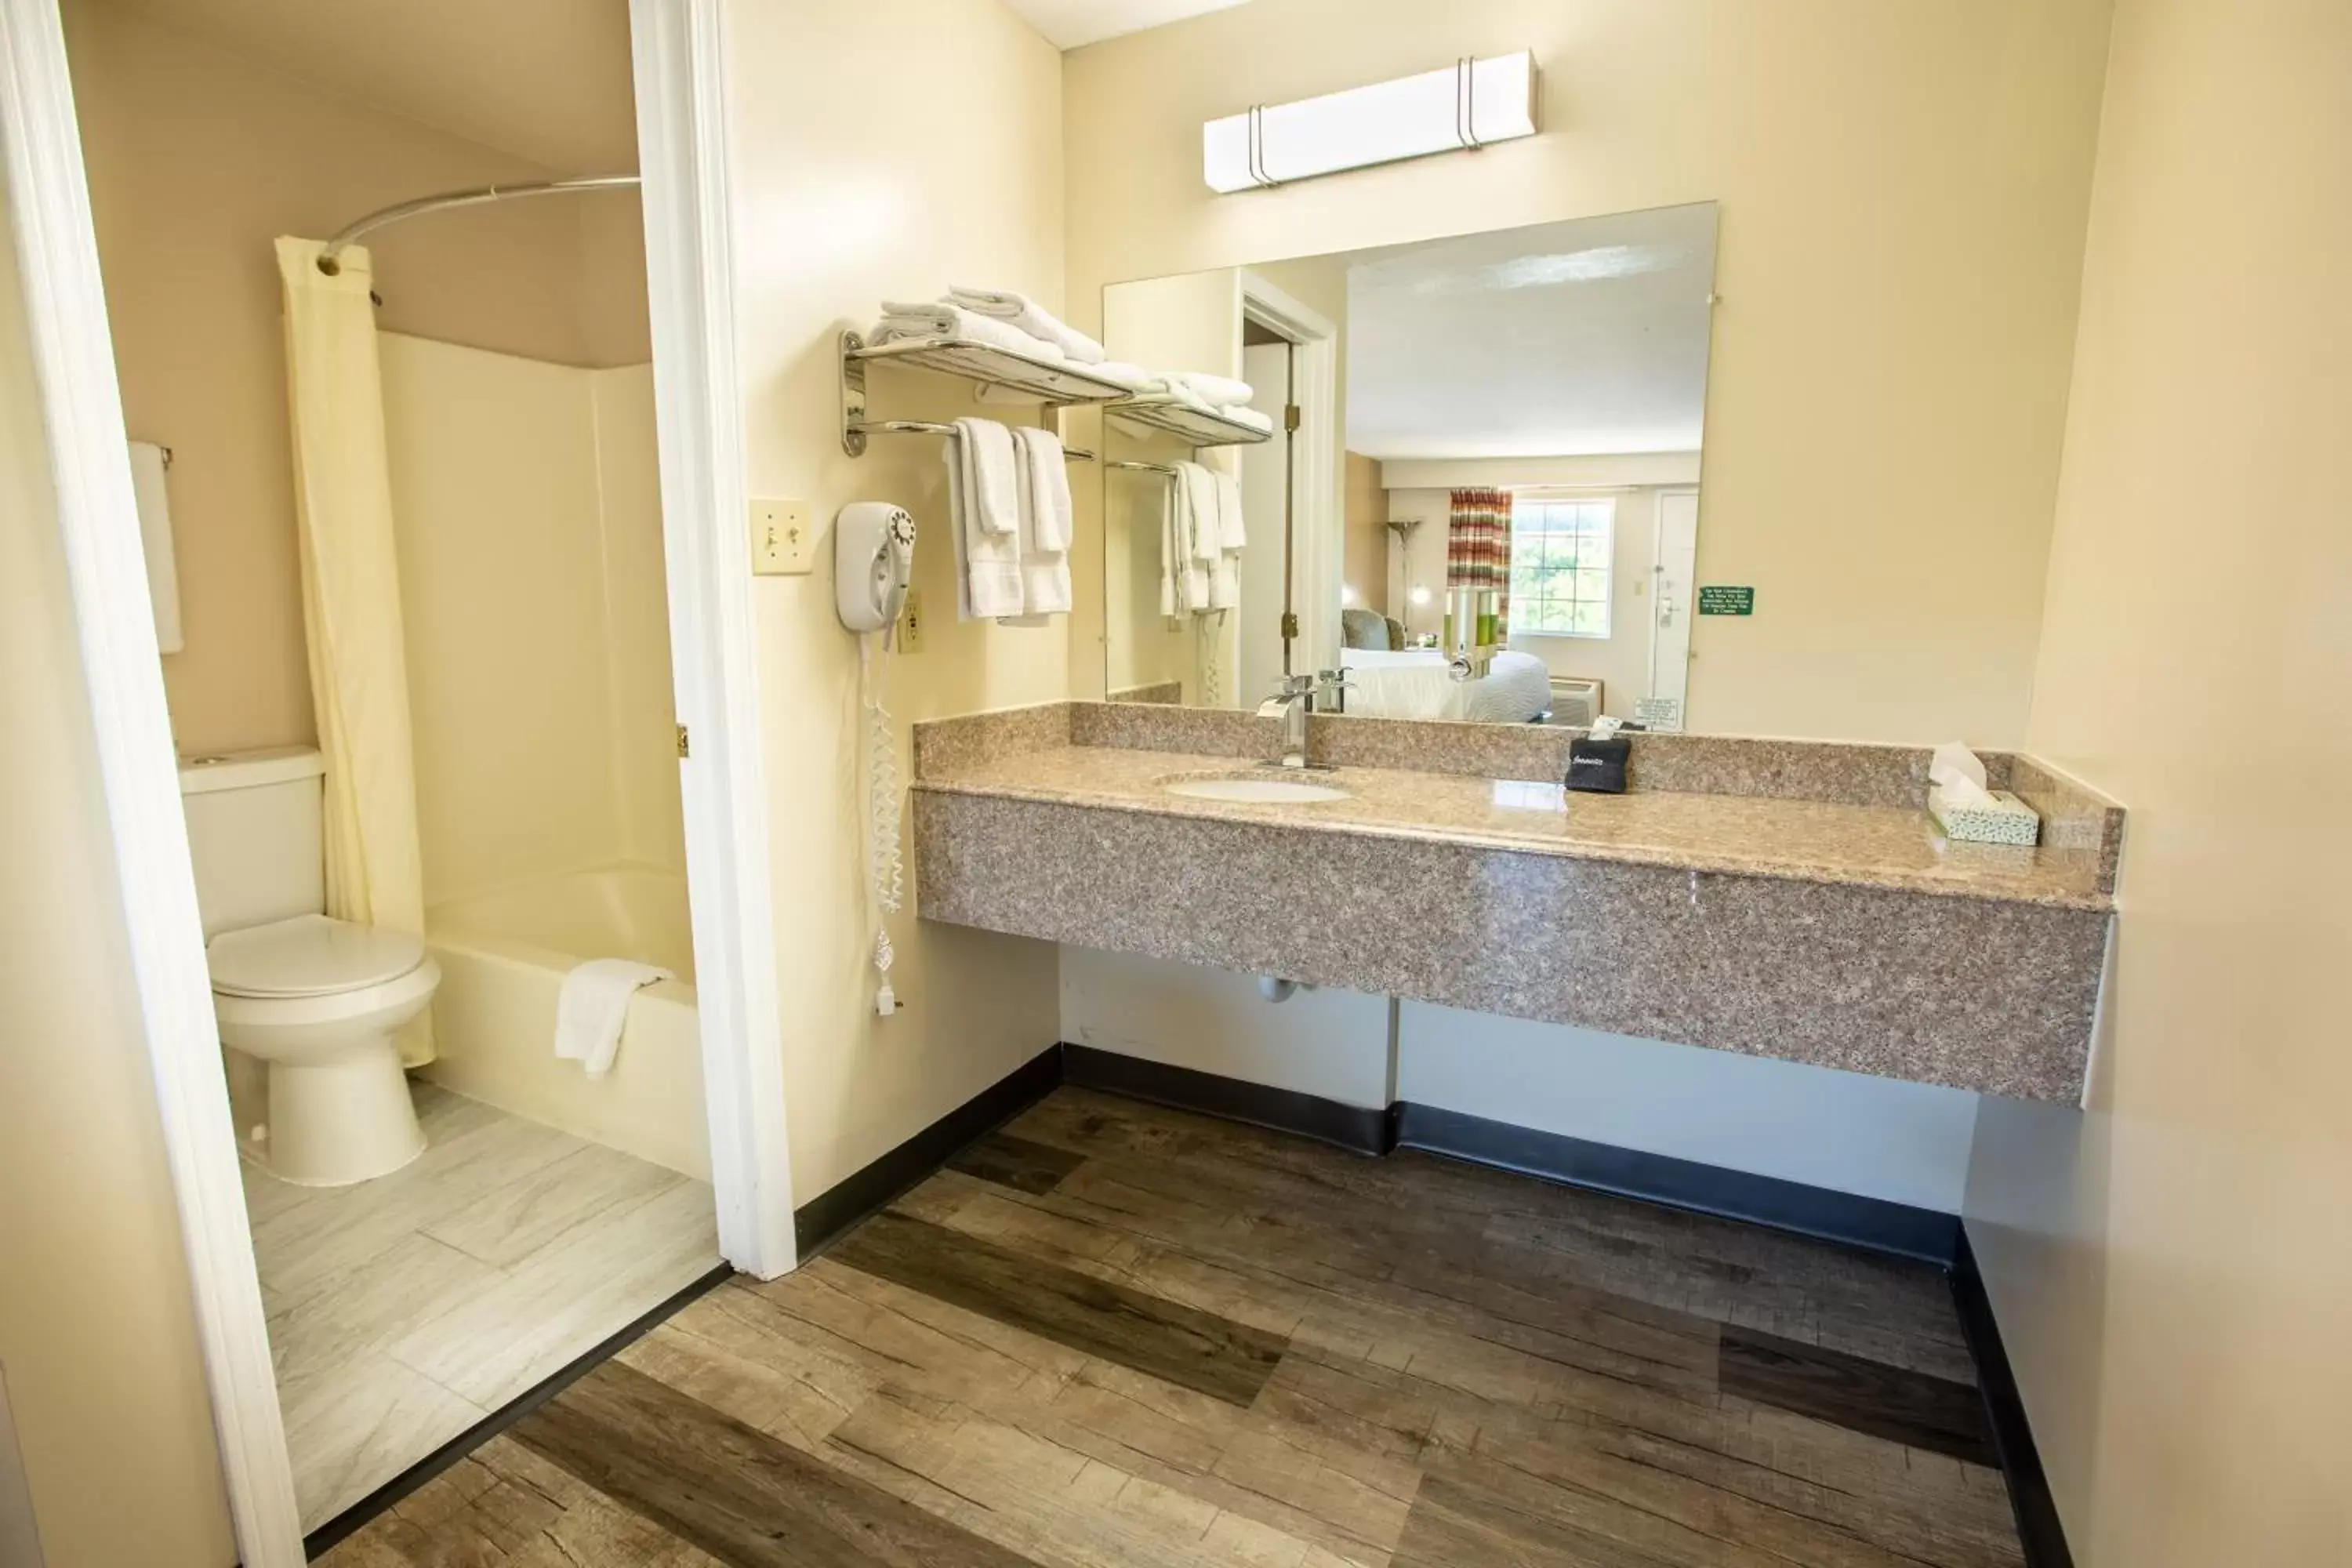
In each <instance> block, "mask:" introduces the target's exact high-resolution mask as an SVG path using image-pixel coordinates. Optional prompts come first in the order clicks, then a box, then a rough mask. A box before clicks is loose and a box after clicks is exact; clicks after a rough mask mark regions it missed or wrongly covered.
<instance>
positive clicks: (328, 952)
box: [180, 748, 441, 1187]
mask: <svg viewBox="0 0 2352 1568" xmlns="http://www.w3.org/2000/svg"><path fill="white" fill-rule="evenodd" d="M325 773H326V768H325V765H324V763H323V762H322V760H321V759H320V755H319V753H318V752H315V751H310V750H307V749H303V748H285V749H280V750H275V751H266V752H239V753H236V754H233V755H228V756H220V757H204V758H199V759H196V760H194V761H191V762H187V763H183V764H182V765H181V768H180V795H181V803H182V805H183V806H184V809H185V811H186V813H187V820H188V849H189V853H190V856H191V858H193V859H194V862H195V871H196V902H197V905H198V907H199V908H200V909H201V910H202V911H203V915H204V925H205V961H206V963H207V966H208V967H209V968H210V969H211V971H212V983H213V1011H214V1013H215V1016H216V1017H217V1018H218V1019H219V1023H220V1035H221V1043H222V1044H223V1045H225V1046H226V1047H230V1048H231V1049H233V1050H238V1051H243V1052H245V1053H246V1054H247V1055H248V1056H251V1057H255V1058H258V1059H259V1060H261V1061H263V1062H266V1063H267V1064H268V1075H269V1111H268V1121H267V1123H266V1124H265V1126H264V1127H262V1128H260V1129H242V1130H240V1131H241V1132H243V1133H245V1134H246V1135H245V1136H243V1137H241V1139H240V1143H241V1145H242V1146H243V1148H244V1151H245V1153H246V1157H247V1159H250V1160H253V1161H254V1162H255V1163H257V1164H260V1165H262V1166H263V1167H265V1168H266V1169H267V1170H268V1172H269V1173H271V1174H272V1175H275V1176H277V1177H278V1178H280V1179H281V1180H284V1181H289V1182H293V1183H296V1184H299V1185H302V1186H310V1187H339V1186H346V1185H349V1184H352V1183H353V1182H364V1181H368V1180H370V1179H371V1178H373V1177H376V1176H381V1175H384V1174H386V1173H390V1172H393V1171H396V1170H398V1169H400V1167H401V1166H403V1165H405V1164H407V1163H409V1162H410V1161H411V1160H414V1159H415V1158H416V1156H417V1155H419V1154H421V1153H423V1152H425V1133H424V1130H423V1129H421V1128H420V1127H418V1126H417V1124H416V1110H415V1106H414V1105H413V1104H412V1103H411V1102H410V1100H409V1097H408V1079H407V1075H406V1074H405V1073H404V1072H403V1071H402V1069H401V1065H400V1055H399V1049H398V1047H397V1046H396V1045H395V1044H394V1038H393V1037H394V1033H395V1032H396V1031H397V1030H398V1029H399V1028H400V1027H401V1026H403V1025H404V1024H406V1023H407V1022H408V1021H409V1020H410V1019H412V1018H414V1017H415V1016H417V1015H418V1014H419V1013H422V1012H423V1011H424V1010H425V1007H426V1006H427V1005H430V1004H431V1002H432V1000H433V992H434V988H435V987H436V986H437V985H438V984H440V982H441V972H440V970H439V969H438V968H437V967H436V965H435V964H434V963H433V961H432V960H431V959H430V958H428V957H426V956H425V944H424V942H422V941H420V940H419V939H417V938H416V937H414V936H411V935H408V934H407V933H405V932H402V931H380V930H377V929H375V928H373V927H372V926H363V925H354V924H352V922H350V921H339V920H334V919H331V918H330V917H329V916H328V915H327V914H326V913H325V910H326V904H327V885H326V868H325V862H324V858H323V846H322V840H321V816H320V811H321V807H320V791H321V789H322V787H323V785H322V780H323V778H324V776H325Z"/></svg>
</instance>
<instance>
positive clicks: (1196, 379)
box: [1165, 370, 1257, 408]
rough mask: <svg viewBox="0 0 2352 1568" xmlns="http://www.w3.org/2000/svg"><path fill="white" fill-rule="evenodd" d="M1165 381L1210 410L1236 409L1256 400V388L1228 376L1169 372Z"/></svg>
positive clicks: (1193, 371) (1207, 372)
mask: <svg viewBox="0 0 2352 1568" xmlns="http://www.w3.org/2000/svg"><path fill="white" fill-rule="evenodd" d="M1165 379H1166V380H1167V381H1168V382H1169V383H1170V384H1172V385H1179V386H1182V387H1184V388H1186V389H1187V390H1189V391H1191V392H1192V394H1193V395H1195V396H1196V397H1198V398H1200V400H1201V401H1202V402H1203V403H1205V404H1207V405H1209V406H1210V407H1212V408H1238V407H1240V406H1241V405H1244V404H1246V403H1254V402H1255V401H1256V400H1257V388H1255V387H1254V386H1252V385H1251V384H1249V383H1248V382H1246V381H1235V380H1234V378H1233V377H1232V376H1230V375H1217V374H1213V373H1212V372H1209V371H1205V370H1171V371H1170V372H1168V373H1167V375H1166V377H1165Z"/></svg>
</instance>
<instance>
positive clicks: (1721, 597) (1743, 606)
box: [1698, 586, 1756, 616]
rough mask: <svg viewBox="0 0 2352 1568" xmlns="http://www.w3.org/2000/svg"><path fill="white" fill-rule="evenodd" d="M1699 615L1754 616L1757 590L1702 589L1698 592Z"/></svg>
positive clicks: (1719, 587)
mask: <svg viewBox="0 0 2352 1568" xmlns="http://www.w3.org/2000/svg"><path fill="white" fill-rule="evenodd" d="M1698 613H1699V614H1700V615H1702V616H1752V615H1754V614H1755V613H1756V590H1755V589H1753V588H1726V587H1721V586H1716V587H1706V588H1701V589H1700V590H1699V591H1698Z"/></svg>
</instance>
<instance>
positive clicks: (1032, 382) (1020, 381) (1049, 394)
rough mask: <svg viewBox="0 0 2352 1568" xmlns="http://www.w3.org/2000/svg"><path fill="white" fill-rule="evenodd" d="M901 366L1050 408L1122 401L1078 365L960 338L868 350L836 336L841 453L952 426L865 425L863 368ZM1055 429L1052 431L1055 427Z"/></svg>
mask: <svg viewBox="0 0 2352 1568" xmlns="http://www.w3.org/2000/svg"><path fill="white" fill-rule="evenodd" d="M869 364H902V365H908V366H911V367H913V368H914V369H917V370H930V371H938V372H940V374H945V375H953V376H959V377H961V378H962V379H963V380H965V381H970V382H974V383H977V384H979V385H980V386H982V387H998V388H1002V389H1003V390H1004V391H1006V392H1010V393H1013V394H1016V395H1021V396H1024V397H1030V398H1034V399H1035V400H1036V401H1037V402H1039V403H1042V404H1045V405H1047V406H1048V407H1051V408H1063V407H1067V406H1069V405H1072V404H1079V403H1109V402H1112V401H1114V400H1115V399H1118V398H1121V397H1125V396H1126V395H1128V391H1127V388H1126V387H1124V386H1121V385H1119V384H1118V383H1116V382H1110V381H1105V380H1103V379H1102V378H1101V377H1100V376H1097V375H1090V374H1087V372H1086V370H1085V368H1084V367H1082V366H1079V365H1074V364H1068V363H1060V362H1055V361H1049V360H1043V359H1033V358H1031V357H1030V356H1029V355H1027V354H1023V353H1013V351H1012V350H1010V349H1002V348H998V347H997V346H995V345H994V344H993V343H981V342H971V341H969V340H965V339H961V338H922V339H906V340H902V341H900V342H888V343H882V344H880V345H878V346H877V347H873V348H868V347H867V346H866V340H865V339H864V338H862V337H860V336H859V335H858V334H857V333H856V332H851V331H845V332H843V333H842V334H841V449H842V450H843V451H845V452H846V453H848V454H849V455H850V456H851V457H853V458H856V457H863V456H864V455H865V452H866V437H867V436H868V435H869V434H873V433H877V432H878V433H898V432H910V431H911V432H916V433H926V432H936V431H939V430H946V429H950V428H952V426H944V425H931V424H929V423H928V422H925V421H919V420H907V419H879V420H869V419H868V418H866V366H867V365H869ZM1056 428H1058V426H1056Z"/></svg>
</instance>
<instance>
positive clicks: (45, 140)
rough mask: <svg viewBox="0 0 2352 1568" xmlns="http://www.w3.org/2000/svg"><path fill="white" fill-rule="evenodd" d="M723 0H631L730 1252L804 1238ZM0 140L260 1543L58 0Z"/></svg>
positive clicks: (203, 1338)
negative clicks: (765, 735)
mask: <svg viewBox="0 0 2352 1568" xmlns="http://www.w3.org/2000/svg"><path fill="white" fill-rule="evenodd" d="M719 8H720V0H631V3H630V27H631V37H632V44H633V47H634V49H635V78H636V99H637V117H638V139H639V144H640V152H641V157H642V160H643V173H644V175H645V187H644V199H645V216H646V272H647V283H648V286H649V289H650V291H651V304H652V319H653V332H654V342H655V344H656V357H655V397H656V409H657V414H656V418H657V425H658V435H659V443H660V447H659V450H660V458H661V469H662V474H661V485H662V506H663V515H664V518H665V527H664V535H665V550H666V556H667V566H668V571H669V608H670V638H671V656H672V659H673V661H674V665H675V668H676V671H677V712H678V715H679V718H680V720H681V721H682V722H684V723H685V724H687V725H688V729H689V731H690V733H691V736H692V739H693V747H694V755H693V757H692V758H691V759H690V760H689V761H688V762H687V763H685V764H683V765H682V766H681V768H680V771H679V779H680V788H681V793H682V795H683V802H684V809H685V817H686V836H687V856H688V876H689V879H690V880H691V883H692V889H693V891H692V899H693V916H694V928H695V958H696V970H697V981H698V984H697V994H698V1003H699V1006H700V1009H701V1017H702V1056H703V1074H704V1080H705V1084H706V1103H707V1106H708V1110H709V1120H710V1153H711V1166H712V1174H713V1182H714V1184H715V1186H716V1188H717V1191H718V1195H719V1205H718V1206H719V1245H720V1250H721V1251H722V1252H723V1253H724V1255H725V1256H726V1258H727V1259H728V1261H729V1262H730V1263H732V1264H734V1265H735V1266H736V1267H737V1268H741V1269H743V1270H745V1271H746V1272H749V1273H752V1274H757V1275H760V1276H762V1277H772V1276H773V1275H776V1274H779V1273H782V1272H783V1271H784V1270H786V1269H789V1268H792V1267H793V1264H794V1262H795V1261H796V1257H795V1253H794V1248H793V1215H792V1179H791V1165H790V1162H789V1160H788V1159H787V1157H786V1156H787V1151H786V1147H785V1129H784V1101H783V1072H782V1027H781V1021H780V1019H779V1018H778V1016H777V1010H776V995H777V988H776V976H775V947H774V942H773V937H772V924H773V921H772V910H771V904H770V896H769V884H768V877H767V866H768V841H767V829H766V821H765V816H764V802H765V799H766V795H765V789H764V784H763V780H762V768H761V752H760V737H759V731H758V728H757V720H756V708H755V700H754V692H755V685H754V683H755V672H756V663H755V650H754V643H753V628H752V623H751V596H750V595H751V563H750V560H749V544H748V536H747V534H746V531H745V530H744V528H743V527H741V526H740V521H741V519H742V518H743V516H744V515H745V514H744V505H745V502H744V495H743V489H744V486H743V465H742V460H741V458H742V428H741V403H740V392H739V388H738V386H737V384H736V379H735V362H734V343H735V335H734V305H733V291H732V270H731V255H730V243H729V235H730V225H729V216H728V206H727V181H726V156H727V139H726V106H725V102H724V98H723V90H722V89H723V83H724V74H725V56H724V53H723V49H722V40H721V36H720V30H719ZM0 144H5V146H0V152H5V159H6V170H7V187H8V209H9V213H10V216H11V219H12V222H11V227H12V229H13V231H14V238H15V244H16V254H17V260H18V265H19V269H20V271H21V274H22V279H23V289H24V293H25V308H26V316H27V318H28V324H29V328H30V331H31V337H32V350H33V357H34V363H35V368H36V372H37V375H38V377H39V381H40V386H41V399H42V409H43V416H44V419H45V423H46V426H47V437H48V447H49V458H50V463H51V466H52V468H53V469H54V481H55V487H56V491H57V503H58V529H59V531H60V534H61V536H62V539H63V544H64V552H65V557H66V563H67V572H68V581H69V584H70V587H71V592H72V596H73V607H74V621H75V626H76V630H77V634H78V637H79V643H80V650H81V658H82V666H83V676H84V679H85V681H86V683H87V686H88V689H89V710H90V718H91V722H92V726H93V729H94V731H95V735H96V740H97V747H98V753H99V763H100V777H101V780H102V782H103V787H104V790H105V795H106V812H107V818H108V824H109V831H110V837H112V840H113V846H114V853H115V876H116V880H117V884H118V887H119V890H120V894H121V901H122V911H123V920H124V924H125V926H126V929H127V931H128V935H129V945H130V954H131V973H132V978H133V982H134V984H135V985H136V988H137V993H138V1005H139V1010H140V1016H141V1019H142V1027H143V1031H144V1033H145V1036H146V1039H147V1049H148V1055H149V1058H150V1061H151V1064H152V1070H153V1073H154V1079H155V1097H156V1103H157V1107H158V1110H159V1111H160V1113H161V1120H162V1125H163V1142H164V1152H165V1160H166V1164H167V1166H168V1168H169V1170H170V1172H171V1175H172V1184H173V1194H174V1199H175V1202H176V1204H177V1207H178V1213H179V1218H180V1228H181V1238H182V1243H183V1246H184V1248H185V1251H186V1254H187V1261H188V1270H189V1277H190V1289H191V1294H192V1297H193V1304H194V1315H195V1322H196V1331H197V1338H198V1343H199V1346H200V1348H201V1350H202V1352H203V1354H204V1360H205V1381H206V1385H207V1388H208V1391H209V1393H210V1395H211V1401H212V1410H213V1424H214V1428H215V1436H216V1439H217V1441H218V1443H219V1447H220V1455H221V1470H222V1478H223V1480H224V1482H225V1483H226V1491H227V1496H228V1502H229V1511H230V1514H231V1516H232V1519H233V1521H234V1524H235V1528H236V1541H237V1549H238V1553H239V1557H240V1559H241V1561H242V1562H243V1563H245V1564H246V1565H247V1568H299V1565H300V1564H301V1563H303V1561H304V1558H303V1553H302V1529H301V1522H300V1514H299V1509H298V1507H297V1505H296V1502H295V1495H294V1480H293V1471H292V1468H291V1466H290V1465H289V1461H288V1458H287V1450H286V1436H285V1429H284V1425H283V1422H282V1420H281V1417H280V1415H279V1411H278V1390H277V1383H276V1379H275V1377H274V1375H273V1373H272V1370H271V1363H270V1354H269V1341H268V1331H267V1328H266V1325H265V1321H264V1317H263V1312H262V1305H261V1290H260V1283H259V1279H258V1278H257V1274H256V1272H255V1268H254V1256H253V1242H252V1235H251V1232H250V1230H249V1228H248V1226H247V1215H246V1209H245V1194H244V1187H243V1184H242V1182H241V1180H240V1178H239V1173H238V1166H237V1152H236V1138H235V1134H234V1131H233V1129H232V1127H231V1123H230V1118H229V1108H228V1093H227V1086H226V1080H225V1078H224V1074H223V1070H222V1061H221V1054H220V1037H219V1034H218V1032H217V1029H216V1027H215V1022H214V1017H213V1008H212V985H211V978H210V975H209V973H208V972H207V970H206V967H205V954H204V934H203V926H202V923H201V921H200V918H199V916H198V914H197V910H196V893H195V877H194V870H193V869H192V868H191V866H190V862H189V858H188V842H187V829H186V823H185V819H184V816H182V813H181V802H180V785H179V767H178V760H177V758H176V756H175V755H174V753H173V744H172V732H171V722H170V719H169V717H168V714H167V712H166V710H165V706H164V698H163V668H162V664H161V662H160V658H159V655H158V652H157V649H156V644H155V626H154V618H153V613H152V608H151V607H150V603H149V600H148V596H147V574H146V563H145V558H144V555H143V553H142V550H141V546H140V541H139V523H138V512H137V508H136V503H135V502H134V500H133V499H132V492H131V468H130V460H129V453H128V447H127V445H126V433H125V430H124V427H123V420H122V401H121V387H120V385H119V384H118V383H117V381H116V377H115V368H114V354H113V344H112V341H111V338H110V334H109V331H108V327H107V318H106V300H105V291H104V287H103V284H102V281H101V279H100V271H99V258H98V244H97V237H96V234H95V231H94V230H93V228H92V226H91V223H90V213H89V187H88V182H87V179H86V176H85V173H84V170H83V165H82V156H81V142H80V138H79V129H78V127H77V125H76V122H75V118H74V109H73V86H72V79H71V76H70V74H69V72H68V66H67V57H66V47H65V37H64V32H63V29H62V27H61V26H60V23H59V17H58V0H0Z"/></svg>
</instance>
